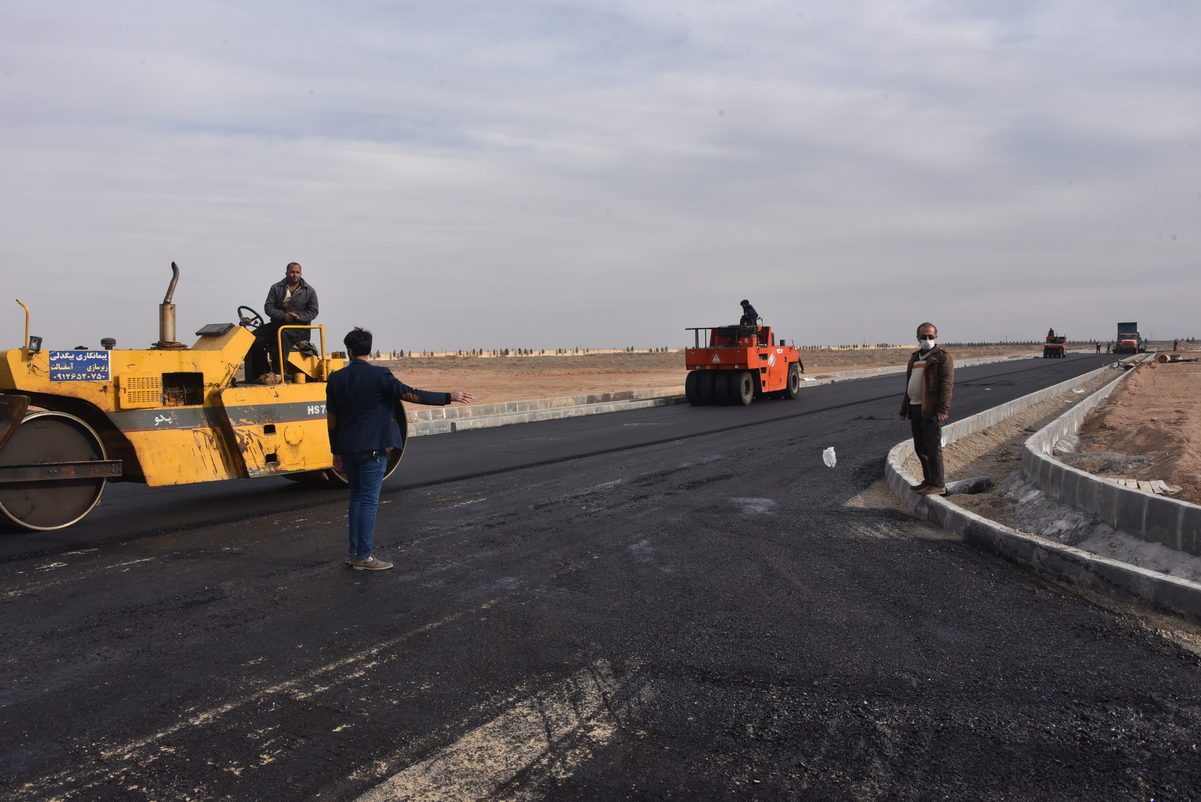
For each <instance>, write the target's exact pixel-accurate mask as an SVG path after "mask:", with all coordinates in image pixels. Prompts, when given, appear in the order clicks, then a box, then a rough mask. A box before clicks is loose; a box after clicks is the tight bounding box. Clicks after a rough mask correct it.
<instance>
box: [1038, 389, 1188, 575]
mask: <svg viewBox="0 0 1201 802" xmlns="http://www.w3.org/2000/svg"><path fill="white" fill-rule="evenodd" d="M1130 373H1131V371H1128V372H1126V373H1125V374H1123V375H1122V376H1121V377H1119V378H1118V380H1117V381H1114V382H1111V383H1109V384H1107V385H1106V386H1104V387H1102V388H1101V389H1100V390H1098V391H1097V392H1095V393H1093V394H1092V395H1090V396H1089V397H1088V398H1086V399H1085V400H1084V401H1081V402H1080V403H1079V404H1077V405H1076V406H1075V407H1073V408H1072V409H1070V410H1068V411H1067V412H1066V413H1064V414H1063V415H1062V416H1061V417H1059V418H1057V419H1056V420H1054V421H1052V422H1051V423H1049V424H1047V425H1046V426H1044V427H1043V428H1042V429H1040V430H1039V431H1037V432H1035V433H1034V434H1033V435H1031V436H1030V438H1029V439H1027V440H1026V444H1025V448H1024V449H1023V451H1022V472H1023V473H1024V474H1025V475H1026V477H1027V478H1028V479H1030V481H1031V482H1033V483H1034V484H1035V485H1036V486H1037V487H1038V488H1039V489H1040V490H1042V491H1043V492H1044V493H1046V494H1047V495H1048V496H1050V497H1051V498H1054V499H1056V500H1057V501H1060V502H1062V503H1064V504H1067V505H1069V506H1071V507H1075V508H1077V509H1079V510H1083V511H1084V512H1087V513H1089V514H1090V515H1093V516H1095V517H1097V518H1100V519H1101V520H1102V521H1104V522H1105V523H1107V524H1109V525H1110V526H1112V527H1113V528H1114V529H1117V530H1118V531H1120V532H1125V533H1126V534H1128V535H1131V536H1133V537H1137V538H1140V539H1142V540H1145V541H1147V542H1148V543H1159V544H1162V545H1164V546H1167V547H1168V548H1170V549H1176V550H1177V551H1183V552H1186V553H1188V554H1191V555H1193V556H1194V557H1201V506H1198V505H1196V504H1190V503H1189V502H1187V501H1179V500H1177V499H1174V498H1166V497H1164V496H1157V495H1155V494H1154V493H1147V492H1144V491H1142V490H1138V489H1136V488H1133V487H1125V486H1123V485H1119V484H1117V483H1116V482H1111V481H1109V480H1108V479H1104V478H1102V477H1100V476H1094V475H1093V474H1091V473H1088V472H1087V471H1082V470H1080V469H1079V468H1073V467H1072V466H1070V465H1066V464H1064V463H1063V462H1060V461H1059V460H1057V459H1055V458H1054V457H1052V456H1051V454H1052V452H1053V451H1054V450H1055V444H1056V443H1058V442H1059V441H1060V439H1061V438H1063V437H1064V436H1066V435H1069V434H1075V433H1076V432H1077V431H1079V430H1080V426H1081V424H1082V423H1083V422H1084V418H1085V416H1086V415H1087V414H1088V413H1089V412H1091V411H1092V410H1093V409H1095V408H1096V407H1097V406H1098V405H1099V404H1100V403H1101V402H1102V401H1104V400H1105V399H1106V398H1108V397H1109V394H1110V393H1111V392H1113V390H1114V388H1116V387H1117V386H1118V385H1119V384H1120V383H1121V382H1123V381H1125V380H1126V378H1127V377H1129V376H1130Z"/></svg>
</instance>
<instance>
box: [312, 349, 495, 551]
mask: <svg viewBox="0 0 1201 802" xmlns="http://www.w3.org/2000/svg"><path fill="white" fill-rule="evenodd" d="M343 342H344V343H345V344H346V352H347V354H349V356H350V364H349V365H347V366H346V367H345V368H343V369H342V370H338V371H334V372H333V373H332V374H331V375H330V377H329V383H328V384H327V385H326V387H325V413H326V416H327V420H328V422H329V447H330V452H331V453H333V455H334V470H337V471H342V472H343V473H344V474H345V475H346V481H347V484H349V485H350V507H349V511H348V512H349V514H348V520H349V528H350V547H349V549H348V550H347V554H346V564H347V565H349V566H350V567H351V568H353V569H355V570H356V571H386V570H388V569H389V568H391V567H392V563H390V562H386V561H384V560H380V559H377V558H376V557H375V556H374V555H373V554H372V553H371V541H372V536H373V534H374V532H375V513H376V510H377V509H378V507H379V493H380V486H381V485H382V484H383V481H384V472H385V470H386V468H387V464H388V449H389V448H400V447H401V446H402V445H403V444H404V440H403V437H402V435H401V432H400V422H399V420H398V418H397V416H398V415H403V414H404V409H403V407H402V406H401V405H400V401H401V400H404V401H412V402H413V403H416V404H431V405H434V406H445V405H447V404H450V403H454V402H457V403H460V404H470V403H471V401H472V398H473V396H472V394H471V393H466V392H463V391H461V390H456V391H454V392H452V393H432V392H430V391H428V390H418V389H416V388H415V387H409V386H408V385H407V384H404V383H403V382H401V381H400V380H399V379H397V378H396V377H395V376H393V375H392V371H390V370H388V369H387V368H385V367H383V366H381V365H372V364H371V363H370V362H369V361H368V355H369V354H370V353H371V332H369V331H367V330H365V329H361V328H358V327H355V329H354V330H353V331H351V332H350V333H349V334H347V335H346V338H345V339H344V340H343Z"/></svg>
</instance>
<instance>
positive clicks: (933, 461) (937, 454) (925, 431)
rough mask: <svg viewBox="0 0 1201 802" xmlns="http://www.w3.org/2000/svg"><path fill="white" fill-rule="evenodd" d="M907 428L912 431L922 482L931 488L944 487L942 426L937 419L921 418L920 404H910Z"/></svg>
mask: <svg viewBox="0 0 1201 802" xmlns="http://www.w3.org/2000/svg"><path fill="white" fill-rule="evenodd" d="M909 426H910V428H911V429H912V430H913V450H914V452H915V453H916V454H917V459H918V462H920V463H921V464H922V480H923V481H924V482H925V483H926V484H928V485H932V486H933V487H946V486H947V483H946V480H945V477H944V476H943V473H942V424H941V423H939V422H938V417H937V416H934V417H930V418H926V417H922V406H921V404H910V405H909Z"/></svg>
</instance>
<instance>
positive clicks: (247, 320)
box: [238, 306, 263, 331]
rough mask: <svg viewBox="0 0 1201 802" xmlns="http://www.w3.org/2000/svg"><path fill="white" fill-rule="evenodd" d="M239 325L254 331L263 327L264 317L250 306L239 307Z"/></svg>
mask: <svg viewBox="0 0 1201 802" xmlns="http://www.w3.org/2000/svg"><path fill="white" fill-rule="evenodd" d="M238 323H240V324H242V325H243V326H245V327H246V328H248V329H250V330H251V331H254V330H255V329H257V328H258V327H259V326H261V325H263V316H262V315H260V314H259V313H258V312H256V311H254V309H252V308H251V307H249V306H239V307H238Z"/></svg>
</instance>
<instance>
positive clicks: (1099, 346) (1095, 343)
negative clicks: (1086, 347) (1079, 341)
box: [1093, 340, 1101, 354]
mask: <svg viewBox="0 0 1201 802" xmlns="http://www.w3.org/2000/svg"><path fill="white" fill-rule="evenodd" d="M1093 345H1095V346H1097V353H1098V354H1099V353H1101V341H1100V340H1094V341H1093Z"/></svg>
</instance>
